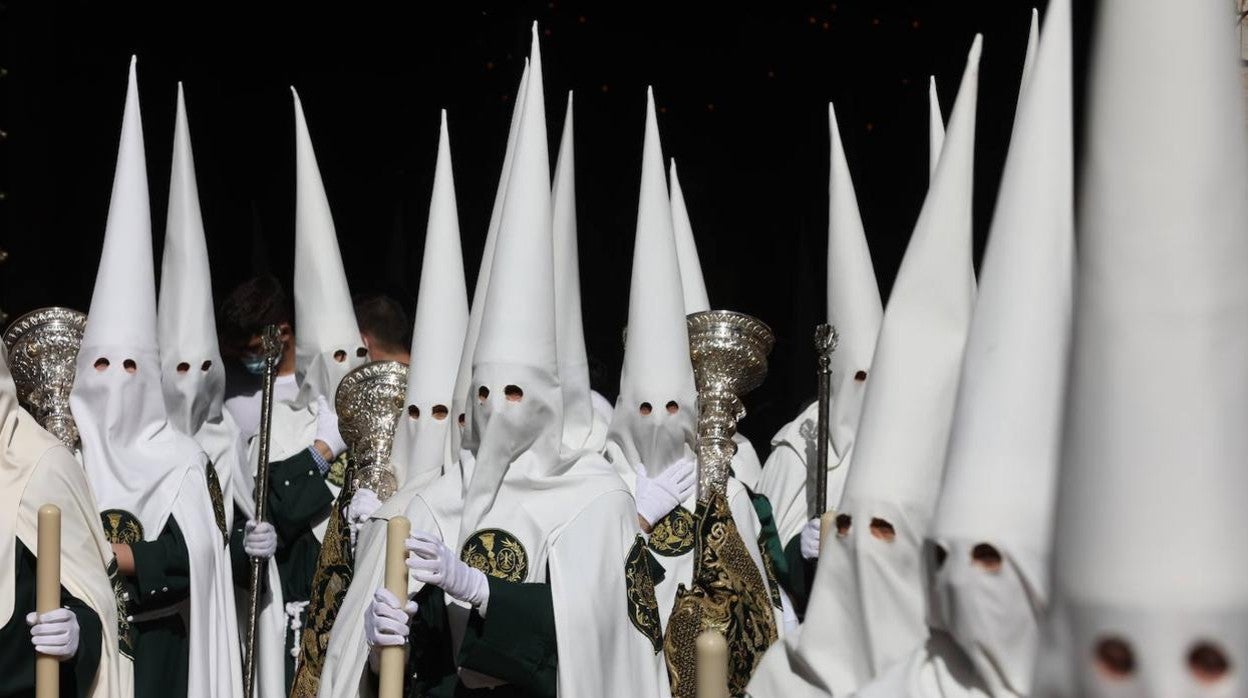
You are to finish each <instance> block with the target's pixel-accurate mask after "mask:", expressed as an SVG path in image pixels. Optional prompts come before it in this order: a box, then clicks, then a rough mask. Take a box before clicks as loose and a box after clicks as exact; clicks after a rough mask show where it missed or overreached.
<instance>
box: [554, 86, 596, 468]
mask: <svg viewBox="0 0 1248 698" xmlns="http://www.w3.org/2000/svg"><path fill="white" fill-rule="evenodd" d="M572 142H573V137H572V93H571V92H569V93H568V113H567V115H566V116H565V117H564V120H563V138H562V140H561V142H560V144H559V160H558V162H557V163H556V164H555V184H554V191H553V192H552V193H551V209H552V211H553V214H552V215H553V219H552V221H553V223H552V224H553V225H554V255H555V312H556V313H557V315H558V317H557V320H556V330H557V332H558V334H559V383H560V385H561V386H562V388H563V444H564V445H565V446H567V447H568V448H570V449H579V448H585V447H588V446H591V444H589V443H588V442H589V440H590V434H591V432H593V430H594V408H593V403H592V402H591V401H590V397H589V396H590V391H589V357H588V354H587V353H586V351H585V327H584V324H583V322H584V321H583V319H582V317H581V267H580V262H579V251H578V248H577V240H576V156H575V154H574V153H575V151H574V149H573V145H572ZM598 441H599V443H598V444H597V446H598V447H599V448H600V447H601V446H602V444H601V441H602V437H601V436H599V437H598Z"/></svg>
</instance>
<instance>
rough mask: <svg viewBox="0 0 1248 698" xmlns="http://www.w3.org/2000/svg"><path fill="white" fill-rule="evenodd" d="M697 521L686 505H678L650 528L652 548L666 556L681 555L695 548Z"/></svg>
mask: <svg viewBox="0 0 1248 698" xmlns="http://www.w3.org/2000/svg"><path fill="white" fill-rule="evenodd" d="M696 525H697V522H696V521H694V518H693V514H690V513H689V510H688V509H686V508H684V507H676V508H675V509H672V510H671V512H669V513H668V515H667V516H664V517H663V518H661V519H659V522H658V523H656V524H655V525H654V526H653V527H652V528H651V529H650V540H649V544H650V549H651V550H653V551H654V552H655V553H657V554H659V555H662V556H664V557H680V556H681V555H684V554H685V553H687V552H689V551H690V550H693V537H694V536H693V534H694V530H695V528H696Z"/></svg>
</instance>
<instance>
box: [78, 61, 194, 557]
mask: <svg viewBox="0 0 1248 698" xmlns="http://www.w3.org/2000/svg"><path fill="white" fill-rule="evenodd" d="M135 66H136V60H135V59H134V58H131V59H130V79H129V87H128V88H127V91H126V107H125V116H124V117H123V119H122V124H121V141H120V144H119V145H118V148H117V169H116V172H115V174H114V177H113V195H112V199H111V201H110V202H109V208H108V222H107V223H106V224H105V228H104V249H103V250H102V251H101V252H100V266H99V271H98V272H97V273H96V277H95V291H94V292H93V294H92V296H91V312H90V314H88V315H87V326H86V328H85V329H84V330H83V337H82V346H81V348H80V349H79V352H78V360H77V367H76V373H75V377H74V387H73V390H72V392H71V393H70V409H71V410H72V411H73V414H74V421H75V422H76V423H77V426H78V431H79V433H80V435H81V437H82V460H83V467H84V469H85V470H86V473H87V478H88V480H89V481H90V483H91V487H92V489H93V490H94V491H95V495H96V501H97V502H98V504H99V506H100V508H101V510H108V509H119V510H122V511H124V512H128V513H130V514H132V515H133V516H134V517H135V518H136V519H137V521H138V522H139V524H140V526H141V527H142V531H143V533H144V535H145V536H147V539H148V540H152V539H154V538H155V537H156V536H157V535H158V534H159V533H160V531H161V529H162V528H164V525H165V522H166V521H167V519H168V517H169V512H170V510H171V509H172V507H173V501H174V497H175V495H176V494H177V491H178V488H179V486H180V483H181V481H182V478H183V476H184V474H185V471H186V468H187V467H188V466H189V465H190V464H191V463H192V462H194V461H197V460H199V459H202V458H203V454H202V452H201V451H200V449H199V446H197V445H196V444H195V442H194V441H192V440H191V439H190V438H189V437H187V436H185V435H183V434H181V433H179V432H177V431H175V430H173V429H170V428H169V424H168V420H167V417H166V412H165V401H164V396H163V395H162V393H161V380H160V374H161V369H160V355H159V350H158V349H157V343H156V279H155V275H154V270H153V260H152V257H153V255H152V220H151V211H150V209H149V208H148V191H147V166H146V160H145V155H144V148H143V123H142V117H141V115H140V113H139V91H138V81H137V78H136V73H135Z"/></svg>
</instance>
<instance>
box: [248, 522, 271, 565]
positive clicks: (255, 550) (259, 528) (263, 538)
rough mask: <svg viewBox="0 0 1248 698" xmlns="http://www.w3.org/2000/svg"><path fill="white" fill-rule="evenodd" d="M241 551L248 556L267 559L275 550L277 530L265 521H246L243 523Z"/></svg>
mask: <svg viewBox="0 0 1248 698" xmlns="http://www.w3.org/2000/svg"><path fill="white" fill-rule="evenodd" d="M243 530H244V531H245V533H244V534H243V552H245V553H247V555H248V556H249V557H258V558H261V559H264V560H267V559H269V558H271V557H273V554H274V553H276V552H277V531H276V530H275V529H274V528H273V524H271V523H269V522H267V521H255V520H252V521H248V522H247V523H246V524H244V525H243Z"/></svg>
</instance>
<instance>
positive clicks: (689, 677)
mask: <svg viewBox="0 0 1248 698" xmlns="http://www.w3.org/2000/svg"><path fill="white" fill-rule="evenodd" d="M774 341H775V340H774V335H772V333H771V330H770V329H768V327H767V326H766V325H764V324H763V323H762V322H759V321H758V320H755V319H754V318H751V317H749V316H748V315H742V314H740V313H734V312H729V311H722V310H714V311H707V312H702V313H694V314H693V315H690V316H689V348H690V354H691V356H692V359H693V367H694V376H695V378H696V381H697V385H698V507H697V512H696V514H695V517H696V520H697V532H696V534H695V537H694V540H695V549H694V552H695V558H694V571H693V580H692V583H691V585H690V586H689V587H688V588H686V587H685V585H683V584H682V585H680V587H679V588H678V590H677V592H676V605H675V608H674V609H673V611H672V615H671V618H670V619H669V621H668V625H667V630H666V632H665V634H664V639H663V649H664V655H665V658H666V661H667V668H668V677H669V679H670V681H671V688H672V695H673V696H676V697H677V698H693V696H695V695H696V691H697V687H696V685H695V681H696V679H695V677H696V671H697V660H696V654H695V645H696V640H697V637H698V635H699V634H701V633H702V631H704V630H708V629H713V630H716V631H718V632H719V633H721V634H722V635H723V636H724V637H725V638H726V639H727V641H728V670H729V671H728V687H729V689H730V691H731V692H732V694H733V695H741V694H743V693H744V692H745V687H746V684H748V683H749V680H750V676H751V675H753V673H754V668H755V667H756V666H757V665H758V662H759V661H761V660H762V658H763V653H764V652H766V651H767V648H768V647H770V646H771V644H772V643H773V642H775V641H776V639H777V638H778V636H779V633H778V631H777V628H776V619H775V615H774V613H773V611H772V604H771V595H770V590H769V589H768V586H767V582H766V580H764V579H763V575H762V573H761V572H760V571H759V569H758V566H757V565H755V564H754V560H753V558H752V557H750V554H749V551H748V548H747V547H746V545H745V542H744V540H742V538H741V534H740V531H739V530H738V529H737V525H736V523H735V522H734V521H733V519H732V511H731V509H730V508H729V506H728V498H727V483H728V473H729V468H730V466H731V463H732V457H733V455H735V453H736V445H735V444H734V443H733V441H732V437H733V435H734V434H736V427H737V420H739V419H741V418H742V417H744V416H745V406H744V405H743V404H742V402H741V398H740V395H742V394H744V393H746V392H748V391H750V390H753V389H754V388H756V387H758V386H759V385H760V384H761V383H762V381H763V378H765V377H766V375H767V354H768V353H770V351H771V348H772V346H773V344H774Z"/></svg>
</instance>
